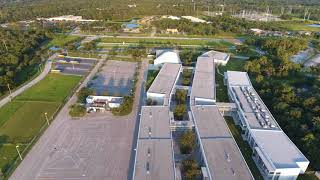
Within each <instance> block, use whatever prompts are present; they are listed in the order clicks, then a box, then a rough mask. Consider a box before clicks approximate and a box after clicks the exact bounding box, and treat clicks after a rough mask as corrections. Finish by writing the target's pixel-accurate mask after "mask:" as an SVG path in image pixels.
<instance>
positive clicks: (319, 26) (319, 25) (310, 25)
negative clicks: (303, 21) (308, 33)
mask: <svg viewBox="0 0 320 180" xmlns="http://www.w3.org/2000/svg"><path fill="white" fill-rule="evenodd" d="M306 26H309V27H317V28H320V24H308V25H306Z"/></svg>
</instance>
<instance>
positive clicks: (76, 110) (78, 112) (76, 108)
mask: <svg viewBox="0 0 320 180" xmlns="http://www.w3.org/2000/svg"><path fill="white" fill-rule="evenodd" d="M86 113H87V111H86V108H85V107H83V106H81V105H79V104H74V105H72V106H70V111H69V114H70V116H71V117H83V116H85V115H86Z"/></svg>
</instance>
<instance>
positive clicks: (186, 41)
mask: <svg viewBox="0 0 320 180" xmlns="http://www.w3.org/2000/svg"><path fill="white" fill-rule="evenodd" d="M101 42H102V43H123V42H125V43H140V44H146V45H157V44H172V45H201V46H207V45H208V46H211V47H215V46H217V47H224V48H227V47H229V46H232V45H233V44H232V43H230V42H228V41H224V40H200V39H152V38H148V39H147V38H146V39H139V38H102V39H101ZM99 46H102V47H103V45H101V44H99Z"/></svg>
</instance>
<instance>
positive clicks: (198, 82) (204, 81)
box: [191, 56, 216, 105]
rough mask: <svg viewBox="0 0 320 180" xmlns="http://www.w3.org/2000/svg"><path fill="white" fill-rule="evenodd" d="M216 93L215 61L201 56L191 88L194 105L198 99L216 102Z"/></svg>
mask: <svg viewBox="0 0 320 180" xmlns="http://www.w3.org/2000/svg"><path fill="white" fill-rule="evenodd" d="M215 91H216V90H215V65H214V60H213V59H212V58H211V57H206V56H199V57H198V60H197V64H196V68H195V73H194V78H193V83H192V88H191V103H192V105H194V104H195V102H194V101H195V99H196V98H201V99H209V100H215V99H216V96H215Z"/></svg>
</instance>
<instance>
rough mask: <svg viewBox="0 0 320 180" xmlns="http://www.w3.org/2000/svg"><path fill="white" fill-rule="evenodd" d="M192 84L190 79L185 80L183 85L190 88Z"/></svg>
mask: <svg viewBox="0 0 320 180" xmlns="http://www.w3.org/2000/svg"><path fill="white" fill-rule="evenodd" d="M190 83H191V81H190V79H189V78H183V81H182V85H184V86H190Z"/></svg>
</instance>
